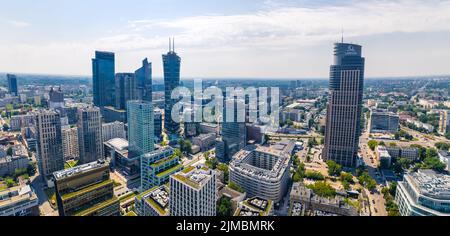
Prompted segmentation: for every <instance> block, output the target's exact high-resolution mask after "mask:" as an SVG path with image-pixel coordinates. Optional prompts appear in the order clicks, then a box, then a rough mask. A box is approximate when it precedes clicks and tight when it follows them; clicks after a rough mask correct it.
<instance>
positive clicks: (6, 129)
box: [3, 123, 9, 132]
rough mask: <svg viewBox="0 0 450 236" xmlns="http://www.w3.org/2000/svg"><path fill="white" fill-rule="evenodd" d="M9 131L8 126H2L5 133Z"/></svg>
mask: <svg viewBox="0 0 450 236" xmlns="http://www.w3.org/2000/svg"><path fill="white" fill-rule="evenodd" d="M8 130H9V125H8V124H6V123H5V124H3V131H4V132H6V131H8Z"/></svg>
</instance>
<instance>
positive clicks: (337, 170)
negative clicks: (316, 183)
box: [327, 160, 342, 176]
mask: <svg viewBox="0 0 450 236" xmlns="http://www.w3.org/2000/svg"><path fill="white" fill-rule="evenodd" d="M327 166H328V174H329V175H330V176H339V175H340V174H341V171H342V166H341V165H339V164H337V163H336V162H334V161H333V160H328V161H327Z"/></svg>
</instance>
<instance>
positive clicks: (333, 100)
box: [322, 42, 365, 167]
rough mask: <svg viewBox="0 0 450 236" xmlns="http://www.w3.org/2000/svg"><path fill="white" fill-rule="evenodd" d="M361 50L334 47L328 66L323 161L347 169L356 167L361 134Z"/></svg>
mask: <svg viewBox="0 0 450 236" xmlns="http://www.w3.org/2000/svg"><path fill="white" fill-rule="evenodd" d="M361 53H362V47H361V46H360V45H355V44H347V43H343V42H342V43H336V44H335V45H334V64H333V65H332V66H331V70H330V71H331V72H330V85H329V87H330V88H329V96H328V107H327V123H326V126H325V146H324V149H323V153H322V157H323V159H324V160H325V161H327V160H333V161H335V162H336V163H338V164H341V165H343V166H346V167H354V166H356V159H357V155H358V148H359V135H360V133H361V110H362V99H363V88H364V64H365V59H364V58H363V57H362V54H361Z"/></svg>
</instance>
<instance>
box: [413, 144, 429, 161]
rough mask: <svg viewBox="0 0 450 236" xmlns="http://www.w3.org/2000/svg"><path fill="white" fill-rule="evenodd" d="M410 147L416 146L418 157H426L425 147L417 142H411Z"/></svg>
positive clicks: (421, 158)
mask: <svg viewBox="0 0 450 236" xmlns="http://www.w3.org/2000/svg"><path fill="white" fill-rule="evenodd" d="M410 147H412V148H417V149H418V150H419V159H420V160H422V161H423V160H424V159H425V158H426V152H427V149H426V148H424V147H422V146H421V145H418V144H412V145H411V146H410Z"/></svg>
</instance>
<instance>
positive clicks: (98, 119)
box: [77, 107, 103, 164]
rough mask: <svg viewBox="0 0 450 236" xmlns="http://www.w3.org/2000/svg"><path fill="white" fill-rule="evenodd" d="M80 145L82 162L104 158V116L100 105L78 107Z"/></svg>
mask: <svg viewBox="0 0 450 236" xmlns="http://www.w3.org/2000/svg"><path fill="white" fill-rule="evenodd" d="M77 128H78V146H79V150H80V151H79V154H80V162H81V163H82V164H85V163H90V162H93V161H96V160H98V159H100V158H103V136H102V116H101V114H100V109H99V108H98V107H85V108H80V109H78V124H77Z"/></svg>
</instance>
